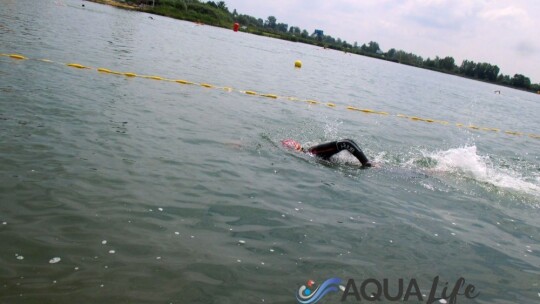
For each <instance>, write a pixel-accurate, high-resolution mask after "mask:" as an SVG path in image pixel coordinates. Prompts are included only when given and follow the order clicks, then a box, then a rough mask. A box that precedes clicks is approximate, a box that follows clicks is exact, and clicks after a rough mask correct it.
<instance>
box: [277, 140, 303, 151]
mask: <svg viewBox="0 0 540 304" xmlns="http://www.w3.org/2000/svg"><path fill="white" fill-rule="evenodd" d="M281 144H282V145H283V147H285V148H287V149H294V150H297V151H300V150H302V145H300V143H298V142H297V141H296V140H294V139H290V138H289V139H284V140H282V141H281Z"/></svg>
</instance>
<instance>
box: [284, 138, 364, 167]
mask: <svg viewBox="0 0 540 304" xmlns="http://www.w3.org/2000/svg"><path fill="white" fill-rule="evenodd" d="M281 144H282V145H283V147H285V148H287V149H291V150H296V151H299V152H307V153H310V154H313V155H315V156H317V157H320V158H322V159H324V160H329V159H330V157H332V155H335V154H337V153H339V152H341V151H343V150H347V151H349V152H350V153H351V154H352V155H353V156H354V157H356V158H357V159H358V160H359V161H360V163H361V164H362V168H369V167H371V166H372V165H371V163H370V162H369V160H368V159H367V157H366V155H365V154H364V152H362V149H360V147H358V145H357V144H356V143H355V142H354V141H352V140H350V139H342V140H338V141H332V142H328V143H323V144H320V145H316V146H313V147H310V148H307V149H306V148H304V147H302V145H301V144H300V143H298V142H297V141H295V140H293V139H285V140H282V141H281Z"/></svg>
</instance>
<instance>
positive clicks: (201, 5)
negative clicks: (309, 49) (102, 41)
mask: <svg viewBox="0 0 540 304" xmlns="http://www.w3.org/2000/svg"><path fill="white" fill-rule="evenodd" d="M125 1H126V2H130V3H132V4H137V5H144V7H145V10H146V11H148V12H151V13H155V14H158V15H163V16H168V17H173V18H177V19H183V20H189V21H194V22H199V23H204V24H209V25H214V26H220V27H226V28H231V27H232V25H233V23H234V22H238V23H239V24H240V25H241V26H242V30H243V31H246V32H249V33H252V34H257V35H264V36H269V37H274V38H280V39H285V40H289V41H294V42H302V43H308V44H313V45H318V46H321V47H324V48H330V49H334V50H340V51H344V52H349V53H354V54H359V55H364V56H370V57H373V58H378V59H382V60H388V61H393V62H397V63H402V64H407V65H411V66H415V67H419V68H425V69H430V70H434V71H439V72H444V73H449V74H454V75H459V76H463V77H467V78H472V79H478V80H482V81H486V82H491V83H496V84H500V85H504V86H509V87H514V88H518V89H524V90H528V91H532V92H537V93H539V94H540V83H539V84H532V83H531V80H530V79H529V77H526V76H524V75H522V74H515V75H514V76H510V75H504V74H501V73H500V69H499V67H498V66H497V65H493V64H490V63H486V62H473V61H470V60H463V62H462V63H461V64H460V65H459V66H458V65H457V64H456V62H455V60H454V58H453V57H450V56H447V57H444V58H439V57H438V56H437V57H435V58H433V59H431V58H427V59H424V58H422V57H421V56H418V55H415V54H412V53H408V52H405V51H403V50H396V49H393V48H392V49H390V50H388V51H386V52H383V51H382V50H381V48H380V46H379V44H378V43H377V42H374V41H370V42H369V43H367V44H362V45H358V43H357V42H354V43H352V44H351V43H349V42H347V41H346V40H342V39H340V38H334V37H332V36H330V35H323V34H321V33H320V32H317V31H314V32H312V33H311V34H310V32H308V31H307V30H305V29H300V27H298V26H289V25H288V24H287V23H282V22H278V21H277V19H276V17H274V16H269V17H268V18H266V19H264V20H263V19H261V18H255V17H252V16H249V15H244V14H239V13H238V12H237V11H236V9H234V10H233V11H232V12H231V11H229V8H228V7H227V4H226V3H225V1H218V2H215V1H207V2H202V1H199V0H155V7H149V6H148V4H152V2H153V1H152V0H125Z"/></svg>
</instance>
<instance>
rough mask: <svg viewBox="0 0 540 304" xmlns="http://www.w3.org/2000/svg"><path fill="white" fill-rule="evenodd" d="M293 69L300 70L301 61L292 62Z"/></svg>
mask: <svg viewBox="0 0 540 304" xmlns="http://www.w3.org/2000/svg"><path fill="white" fill-rule="evenodd" d="M294 67H295V68H301V67H302V61H300V60H296V61H295V62H294Z"/></svg>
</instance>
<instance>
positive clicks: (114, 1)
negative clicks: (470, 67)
mask: <svg viewBox="0 0 540 304" xmlns="http://www.w3.org/2000/svg"><path fill="white" fill-rule="evenodd" d="M83 1H88V2H94V3H98V4H105V5H109V6H114V7H117V8H121V9H126V10H132V11H139V12H144V13H147V14H153V15H158V16H164V17H169V18H172V19H176V20H183V21H189V22H195V23H199V24H205V23H202V22H200V21H199V20H190V19H183V18H181V17H178V16H171V15H168V14H167V13H165V14H162V13H160V12H156V11H155V10H154V8H153V7H151V6H148V5H144V4H141V5H134V4H128V3H126V2H120V1H118V0H83ZM207 25H210V26H215V27H221V28H232V23H231V24H230V27H227V26H225V25H224V24H207ZM244 32H246V33H249V34H254V35H258V36H264V37H268V38H275V39H281V40H286V41H291V42H299V43H304V44H309V45H313V46H315V47H324V48H325V49H326V48H328V49H332V50H336V51H342V52H345V53H350V54H354V55H360V56H365V57H370V58H373V59H379V60H384V61H389V62H393V63H398V64H403V65H407V66H410V67H415V68H419V69H424V70H429V71H432V72H439V73H443V74H447V75H453V76H457V77H461V78H465V79H469V80H476V81H480V82H483V83H489V84H493V85H496V86H501V87H504V88H510V89H514V90H519V91H524V92H529V93H533V94H540V91H535V90H534V89H533V90H530V89H527V88H521V87H517V86H513V85H509V84H506V83H501V82H499V81H490V80H486V79H479V78H476V77H470V76H467V75H463V74H462V73H456V72H454V71H446V70H443V69H437V68H431V67H426V66H418V65H414V64H410V63H408V62H400V61H398V60H394V59H390V58H385V57H384V56H380V55H375V54H370V53H358V52H350V51H349V50H346V49H340V48H336V47H335V46H333V45H324V44H321V43H317V42H315V41H311V40H309V39H304V38H302V37H292V38H291V37H289V36H286V35H280V34H278V33H270V32H266V31H261V30H259V29H255V30H253V29H249V30H244ZM428 59H429V58H428ZM501 75H502V74H501Z"/></svg>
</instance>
